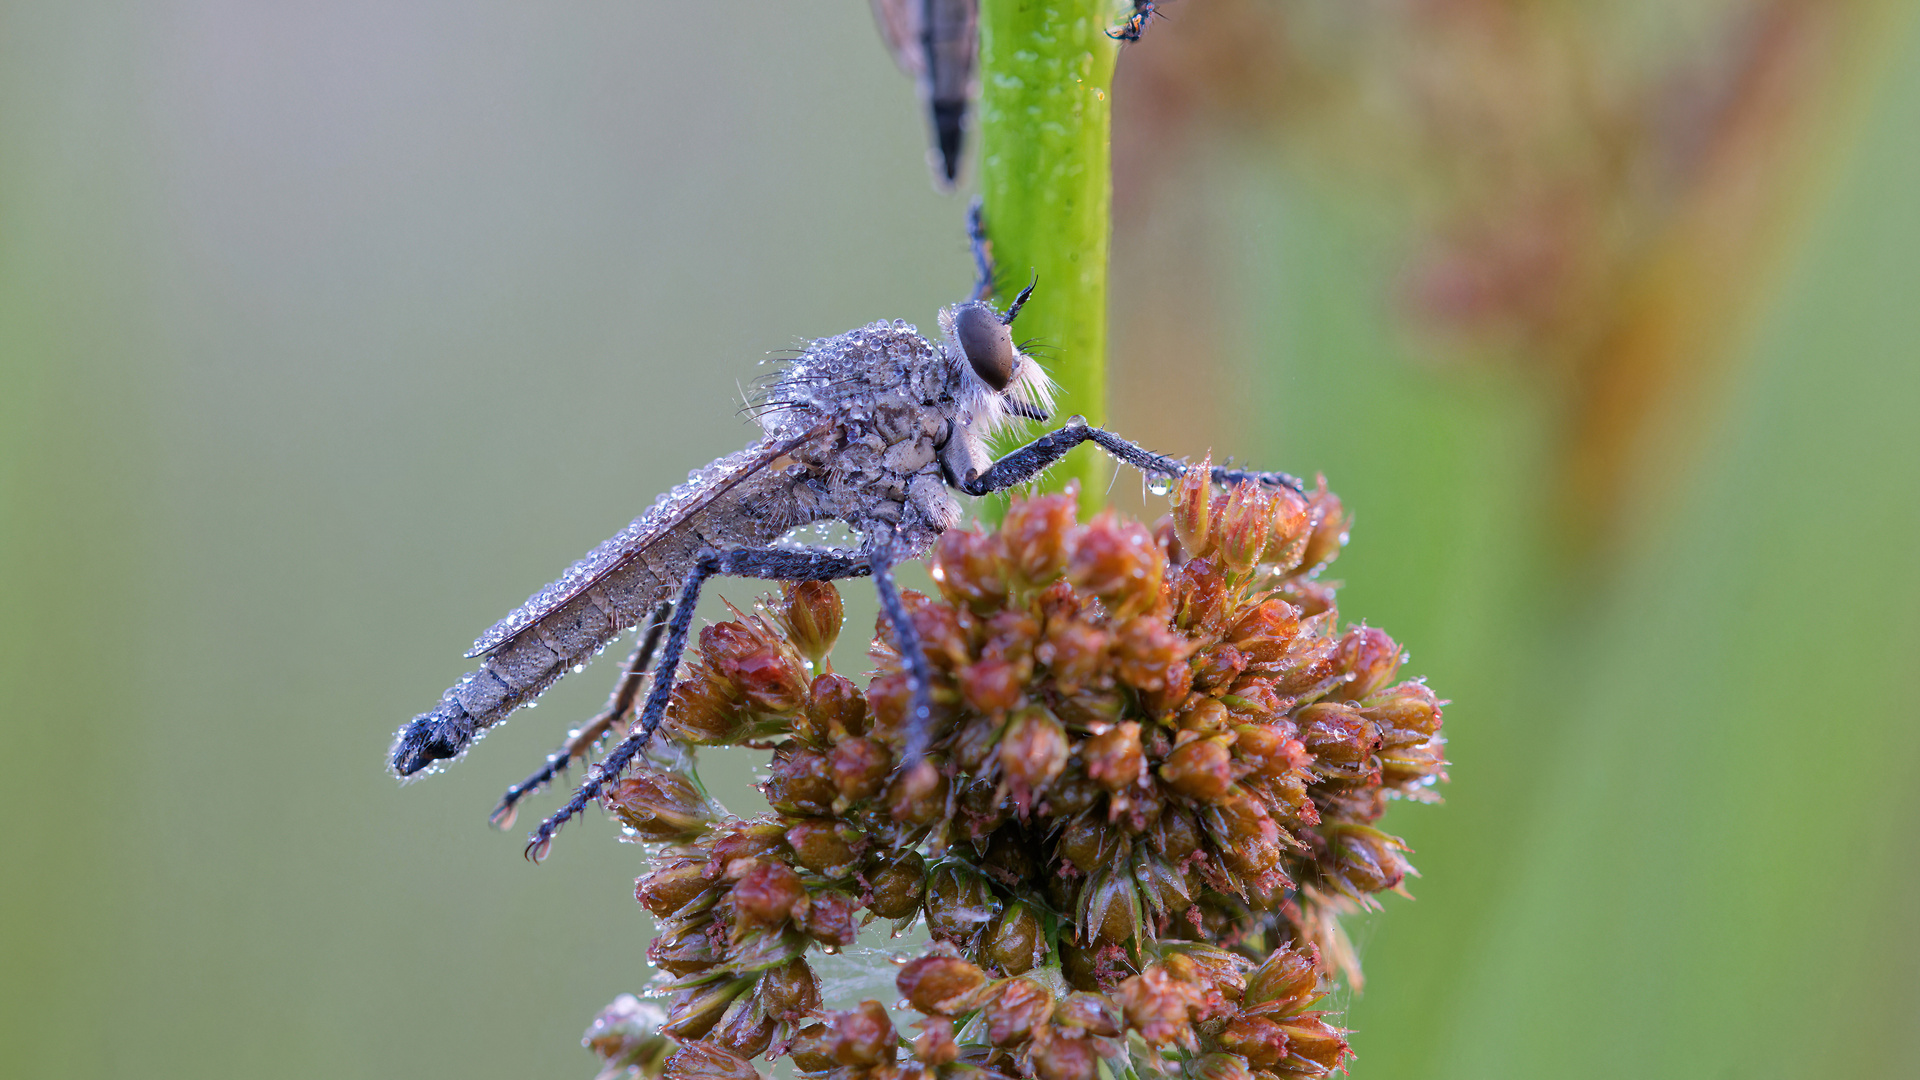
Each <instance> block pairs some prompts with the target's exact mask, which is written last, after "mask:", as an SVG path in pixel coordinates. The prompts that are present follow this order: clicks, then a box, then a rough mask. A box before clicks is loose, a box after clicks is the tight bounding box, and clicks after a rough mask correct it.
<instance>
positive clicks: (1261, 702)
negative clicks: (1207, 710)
mask: <svg viewBox="0 0 1920 1080" xmlns="http://www.w3.org/2000/svg"><path fill="white" fill-rule="evenodd" d="M1220 700H1221V702H1222V703H1223V704H1225V705H1226V707H1227V708H1228V710H1230V711H1231V712H1232V713H1233V715H1234V716H1235V717H1237V718H1239V719H1240V720H1242V721H1253V722H1256V723H1267V722H1269V721H1273V720H1278V719H1280V718H1281V715H1282V714H1283V713H1285V712H1286V711H1287V710H1288V709H1290V708H1292V707H1293V699H1291V698H1283V697H1281V696H1280V695H1279V694H1278V693H1276V692H1275V691H1274V689H1273V680H1271V679H1267V678H1263V677H1261V676H1258V675H1246V676H1242V677H1241V678H1240V680H1239V681H1238V682H1236V683H1234V684H1233V689H1232V691H1230V692H1229V693H1227V694H1224V695H1222V696H1221V698H1220Z"/></svg>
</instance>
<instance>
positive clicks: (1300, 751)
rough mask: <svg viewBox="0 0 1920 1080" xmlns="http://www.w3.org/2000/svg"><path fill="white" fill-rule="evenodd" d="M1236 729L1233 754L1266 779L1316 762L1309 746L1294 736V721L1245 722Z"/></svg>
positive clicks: (1254, 772) (1274, 777)
mask: <svg viewBox="0 0 1920 1080" xmlns="http://www.w3.org/2000/svg"><path fill="white" fill-rule="evenodd" d="M1233 732H1234V740H1233V755H1234V756H1235V757H1237V758H1239V759H1240V761H1241V762H1242V763H1244V764H1245V765H1246V766H1247V767H1248V768H1249V769H1251V770H1253V775H1254V776H1257V777H1260V778H1261V779H1263V780H1273V779H1277V778H1279V777H1282V776H1285V775H1287V774H1288V773H1290V772H1292V771H1294V770H1296V769H1305V768H1306V767H1307V766H1308V765H1309V764H1310V763H1311V762H1312V759H1311V758H1309V757H1308V756H1307V748H1306V746H1305V745H1303V744H1302V743H1301V742H1300V740H1299V739H1296V738H1294V734H1295V729H1294V727H1293V725H1292V724H1288V723H1286V722H1284V721H1283V722H1281V723H1278V724H1241V725H1239V726H1237V727H1235V728H1234V729H1233Z"/></svg>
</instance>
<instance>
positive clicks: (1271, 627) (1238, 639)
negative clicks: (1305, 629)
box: [1227, 598, 1300, 664]
mask: <svg viewBox="0 0 1920 1080" xmlns="http://www.w3.org/2000/svg"><path fill="white" fill-rule="evenodd" d="M1299 636H1300V610H1299V609H1298V608H1296V607H1294V606H1293V605H1292V604H1289V603H1287V602H1286V601H1285V600H1281V599H1278V598H1273V599H1268V600H1264V601H1261V603H1260V606H1259V607H1256V608H1254V609H1253V610H1252V611H1249V612H1247V613H1246V614H1245V615H1242V616H1241V617H1240V621H1238V622H1236V623H1234V624H1233V629H1232V630H1229V631H1228V632H1227V640H1228V641H1229V642H1231V643H1232V644H1233V647H1234V648H1236V649H1238V650H1240V652H1241V653H1243V654H1244V655H1245V656H1246V657H1247V659H1248V660H1249V661H1251V662H1252V663H1255V664H1271V663H1273V662H1274V661H1276V660H1279V659H1280V658H1281V657H1283V656H1285V655H1286V654H1287V649H1288V647H1289V646H1291V645H1292V644H1293V640H1294V639H1295V638H1296V637H1299Z"/></svg>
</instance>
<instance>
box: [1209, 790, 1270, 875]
mask: <svg viewBox="0 0 1920 1080" xmlns="http://www.w3.org/2000/svg"><path fill="white" fill-rule="evenodd" d="M1214 805H1215V806H1217V807H1218V808H1219V810H1220V820H1221V821H1222V822H1223V823H1224V824H1225V826H1226V830H1227V831H1226V835H1224V836H1222V837H1220V838H1219V841H1220V842H1219V845H1218V847H1219V849H1220V860H1221V862H1223V863H1224V864H1225V865H1226V867H1227V869H1229V870H1232V871H1233V872H1234V873H1236V874H1240V875H1242V876H1245V877H1249V878H1251V877H1257V876H1259V875H1261V874H1264V873H1266V872H1267V871H1269V870H1271V869H1273V868H1274V867H1275V866H1277V865H1278V864H1279V862H1280V855H1281V852H1280V826H1278V825H1276V824H1274V822H1273V817H1272V815H1271V814H1269V813H1268V812H1267V808H1266V806H1265V805H1264V804H1262V803H1261V802H1260V801H1259V800H1257V799H1250V798H1245V797H1237V798H1230V799H1226V800H1223V801H1221V802H1218V803H1215V804H1214Z"/></svg>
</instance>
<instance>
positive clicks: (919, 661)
mask: <svg viewBox="0 0 1920 1080" xmlns="http://www.w3.org/2000/svg"><path fill="white" fill-rule="evenodd" d="M872 566H873V588H874V591H875V592H877V593H879V594H880V610H881V611H884V612H886V615H887V621H888V622H890V623H892V624H893V640H894V643H895V644H896V645H898V646H899V651H900V659H901V660H903V661H905V663H906V665H907V679H908V683H909V685H910V686H911V688H912V692H913V700H912V702H911V704H912V708H913V715H911V716H909V717H908V718H907V738H906V744H905V745H904V746H903V747H902V748H901V754H900V762H901V764H902V765H904V766H906V767H909V768H911V767H912V766H914V765H915V764H917V763H918V762H919V761H920V759H921V758H923V757H925V756H926V753H927V743H928V742H930V741H932V738H933V665H931V664H929V663H927V650H926V648H925V647H924V646H923V645H921V644H920V632H919V631H918V630H915V629H914V627H913V616H911V615H909V614H908V613H907V605H906V603H905V602H904V601H902V600H901V599H900V588H899V586H897V585H895V584H894V581H893V564H892V562H891V561H890V560H887V559H884V558H880V557H878V556H874V557H873V558H872Z"/></svg>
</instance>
